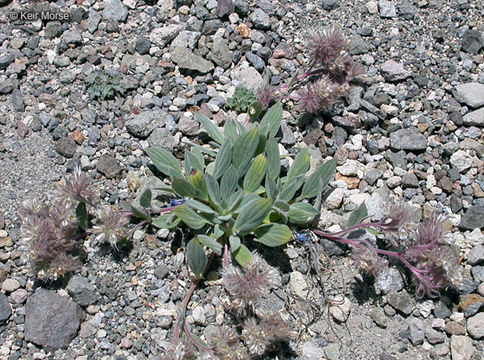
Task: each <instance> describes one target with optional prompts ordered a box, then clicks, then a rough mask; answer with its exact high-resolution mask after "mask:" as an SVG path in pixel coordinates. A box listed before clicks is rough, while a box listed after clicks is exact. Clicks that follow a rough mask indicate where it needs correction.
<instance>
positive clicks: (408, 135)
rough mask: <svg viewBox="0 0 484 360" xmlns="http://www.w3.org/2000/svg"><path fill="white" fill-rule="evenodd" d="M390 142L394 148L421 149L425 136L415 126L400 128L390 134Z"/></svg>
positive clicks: (425, 139)
mask: <svg viewBox="0 0 484 360" xmlns="http://www.w3.org/2000/svg"><path fill="white" fill-rule="evenodd" d="M390 144H391V148H392V149H394V150H407V151H423V150H425V149H427V138H426V137H425V136H424V135H422V134H420V132H419V131H418V129H417V128H407V129H400V130H397V131H394V132H392V133H391V134H390Z"/></svg>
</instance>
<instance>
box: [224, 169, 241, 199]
mask: <svg viewBox="0 0 484 360" xmlns="http://www.w3.org/2000/svg"><path fill="white" fill-rule="evenodd" d="M238 181H239V175H238V174H237V170H235V168H234V167H233V166H232V165H230V166H229V168H228V169H227V171H225V173H224V175H223V176H222V179H221V180H220V196H221V197H222V198H223V199H227V198H228V197H229V196H230V195H231V194H232V193H233V192H234V190H235V188H236V187H237V183H238Z"/></svg>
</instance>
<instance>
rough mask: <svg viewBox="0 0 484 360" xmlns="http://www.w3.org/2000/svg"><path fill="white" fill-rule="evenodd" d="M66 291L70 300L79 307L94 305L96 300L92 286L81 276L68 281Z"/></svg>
mask: <svg viewBox="0 0 484 360" xmlns="http://www.w3.org/2000/svg"><path fill="white" fill-rule="evenodd" d="M66 290H67V291H68V292H69V295H70V296H71V297H72V299H73V300H74V301H75V302H76V303H78V304H79V305H81V306H87V305H91V304H94V303H95V302H96V300H97V298H98V297H97V295H96V289H95V288H94V286H92V285H91V283H90V282H89V280H87V279H86V278H84V277H82V276H73V277H72V278H71V279H70V280H69V283H68V284H67V287H66Z"/></svg>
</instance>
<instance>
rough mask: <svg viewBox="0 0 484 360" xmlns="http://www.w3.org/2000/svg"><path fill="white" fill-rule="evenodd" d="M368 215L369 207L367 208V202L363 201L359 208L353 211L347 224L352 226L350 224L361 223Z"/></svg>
mask: <svg viewBox="0 0 484 360" xmlns="http://www.w3.org/2000/svg"><path fill="white" fill-rule="evenodd" d="M367 216H368V209H367V208H366V205H365V203H364V202H362V203H361V205H360V206H358V209H356V210H355V211H353V212H352V213H351V215H350V218H349V219H348V224H347V225H346V226H347V227H350V226H353V225H356V224H359V223H360V222H361V221H362V220H363V219H364V218H366V217H367Z"/></svg>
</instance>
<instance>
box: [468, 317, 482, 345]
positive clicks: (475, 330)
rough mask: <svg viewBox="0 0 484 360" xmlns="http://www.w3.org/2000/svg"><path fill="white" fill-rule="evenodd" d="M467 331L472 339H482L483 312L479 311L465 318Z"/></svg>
mask: <svg viewBox="0 0 484 360" xmlns="http://www.w3.org/2000/svg"><path fill="white" fill-rule="evenodd" d="M467 331H468V332H469V335H470V336H471V337H472V338H473V339H476V340H479V339H484V313H482V312H481V313H479V314H477V315H474V316H473V317H471V318H469V319H468V320H467Z"/></svg>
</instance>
